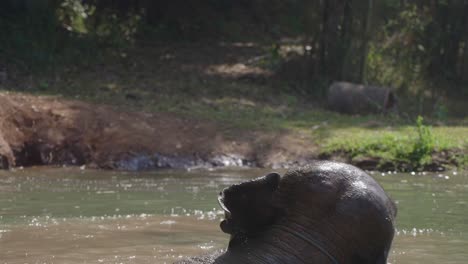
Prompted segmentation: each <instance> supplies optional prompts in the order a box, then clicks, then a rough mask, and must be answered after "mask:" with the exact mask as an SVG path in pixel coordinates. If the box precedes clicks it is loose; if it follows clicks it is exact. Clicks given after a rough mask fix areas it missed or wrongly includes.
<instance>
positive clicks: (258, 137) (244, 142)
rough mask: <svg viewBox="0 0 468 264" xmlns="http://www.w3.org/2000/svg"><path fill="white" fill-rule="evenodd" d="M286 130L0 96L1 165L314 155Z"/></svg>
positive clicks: (268, 162) (173, 163)
mask: <svg viewBox="0 0 468 264" xmlns="http://www.w3.org/2000/svg"><path fill="white" fill-rule="evenodd" d="M314 149H315V148H314V147H313V145H312V144H311V142H310V141H309V140H308V139H307V138H305V137H303V136H301V135H292V134H290V133H285V132H284V133H283V132H275V133H267V132H259V131H243V132H241V131H232V130H231V131H227V129H226V127H225V126H223V125H222V124H217V123H214V122H211V121H206V120H194V119H193V118H191V119H188V118H184V117H181V116H177V115H175V114H169V113H144V112H122V111H118V110H116V109H114V108H112V107H109V106H102V105H93V104H89V103H84V102H80V101H70V100H65V99H63V98H60V97H45V96H39V97H38V96H33V95H24V94H15V93H6V92H4V93H0V159H1V163H0V166H1V167H3V168H9V167H13V166H32V165H84V164H86V165H89V166H92V167H99V168H108V169H129V170H139V169H153V168H160V167H182V168H185V167H194V166H195V167H196V166H223V165H235V166H239V165H256V166H268V167H278V166H287V165H288V164H292V163H298V162H299V163H301V162H307V160H309V159H312V158H313V157H314Z"/></svg>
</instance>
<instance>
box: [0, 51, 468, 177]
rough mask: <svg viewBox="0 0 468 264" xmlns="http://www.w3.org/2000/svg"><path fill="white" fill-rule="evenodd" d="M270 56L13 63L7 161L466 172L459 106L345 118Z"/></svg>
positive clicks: (182, 54)
mask: <svg viewBox="0 0 468 264" xmlns="http://www.w3.org/2000/svg"><path fill="white" fill-rule="evenodd" d="M270 48H271V47H269V46H268V45H262V44H261V43H228V42H219V43H214V42H213V43H190V44H187V45H184V44H180V43H179V44H177V43H172V44H170V45H169V44H168V43H147V44H140V45H139V46H138V47H135V48H130V49H127V50H125V51H121V52H114V53H111V54H105V53H104V54H102V56H99V57H97V58H95V60H94V61H92V62H90V61H84V62H77V64H73V65H63V66H62V67H56V68H54V69H53V70H47V71H43V72H31V71H27V70H20V69H15V68H14V67H12V66H11V67H8V71H5V72H4V75H3V79H2V80H0V90H4V92H1V93H0V105H1V107H0V120H1V122H0V155H1V157H2V158H1V160H2V162H1V163H0V165H1V167H3V168H8V167H12V166H32V165H80V166H81V165H86V166H88V167H96V168H104V169H126V170H142V169H155V168H168V167H170V168H188V167H211V166H258V167H273V168H278V167H289V166H291V165H298V164H304V163H307V162H310V161H311V160H313V159H336V160H341V161H345V162H349V163H352V164H355V165H357V166H359V167H362V168H365V169H378V170H392V171H393V170H398V171H400V170H406V171H411V170H439V169H444V168H448V167H466V164H468V158H467V156H468V155H467V152H468V138H467V137H466V135H468V119H467V117H466V115H463V113H464V111H465V112H466V106H464V101H463V100H461V101H460V102H455V101H453V102H452V101H450V102H445V104H444V105H445V106H447V107H449V108H447V109H445V108H443V107H439V108H437V109H436V110H437V111H435V112H428V113H426V114H425V115H424V116H425V119H424V122H423V123H422V125H421V126H419V127H418V126H417V124H416V116H417V114H414V115H409V114H407V113H418V111H417V110H416V109H415V108H418V107H419V106H424V105H423V104H421V105H411V104H410V105H405V106H404V107H403V106H401V109H400V112H401V114H400V115H399V116H392V115H387V116H384V115H379V114H377V115H341V114H337V113H334V112H330V111H328V110H326V105H325V103H324V100H323V98H324V96H323V95H324V89H326V84H324V83H321V82H318V81H314V80H310V79H308V77H307V76H308V73H307V72H306V71H305V70H306V69H307V68H304V67H302V66H301V64H300V63H299V64H298V63H297V62H295V61H294V58H295V57H294V55H290V56H291V57H285V58H283V59H281V62H278V58H276V59H275V57H274V56H272V54H271V52H270ZM283 49H284V51H285V54H290V53H294V51H295V50H296V49H299V50H300V47H299V46H297V45H296V46H295V45H293V44H291V45H286V46H284V47H282V48H281V50H283ZM286 51H287V52H286ZM288 56H289V55H288ZM289 58H290V59H291V60H289ZM298 80H308V81H307V82H301V81H298ZM8 91H9V92H8ZM304 91H310V92H309V93H304ZM401 99H402V101H405V98H401ZM422 99H424V98H421V100H422ZM421 100H419V101H421ZM406 101H414V100H409V99H408V100H406ZM444 105H443V106H444ZM452 113H453V115H452ZM456 113H458V114H456ZM456 116H458V117H456ZM426 128H427V129H426ZM426 130H427V131H430V133H425V132H424V133H422V134H421V131H426Z"/></svg>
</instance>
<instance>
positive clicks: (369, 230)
mask: <svg viewBox="0 0 468 264" xmlns="http://www.w3.org/2000/svg"><path fill="white" fill-rule="evenodd" d="M218 199H219V202H220V205H221V206H222V208H223V209H224V210H225V219H224V220H223V221H222V222H221V224H220V227H221V230H222V231H223V232H225V233H228V234H230V235H231V238H230V242H229V246H228V248H227V250H226V252H225V253H223V254H220V255H219V256H217V257H216V258H215V259H214V260H213V261H212V262H209V261H207V262H200V263H350V264H358V263H359V264H386V259H387V256H388V252H389V250H390V246H391V242H392V239H393V235H394V220H395V215H396V207H395V205H394V203H393V202H392V200H391V199H390V198H389V197H388V196H387V194H386V193H385V192H384V190H383V189H382V187H381V186H380V185H379V184H378V183H377V182H376V181H375V180H374V179H373V178H372V177H370V176H369V175H368V174H367V173H365V172H364V171H362V170H360V169H358V168H356V167H354V166H351V165H348V164H343V163H337V162H329V161H321V162H314V163H312V164H310V165H308V166H305V167H300V168H296V169H294V170H290V171H288V172H287V173H286V174H285V175H283V176H280V175H279V174H277V173H270V174H268V175H266V176H263V177H260V178H257V179H254V180H251V181H247V182H243V183H240V184H236V185H233V186H230V187H228V188H226V189H224V190H223V191H222V192H221V193H220V194H219V198H218ZM186 263H193V262H186ZM195 263H196V262H195Z"/></svg>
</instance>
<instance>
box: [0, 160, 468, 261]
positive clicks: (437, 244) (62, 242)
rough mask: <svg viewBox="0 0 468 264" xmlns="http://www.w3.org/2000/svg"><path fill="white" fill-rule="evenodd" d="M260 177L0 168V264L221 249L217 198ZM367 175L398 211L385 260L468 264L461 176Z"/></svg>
mask: <svg viewBox="0 0 468 264" xmlns="http://www.w3.org/2000/svg"><path fill="white" fill-rule="evenodd" d="M266 172H267V171H265V170H260V169H233V170H227V169H222V170H213V171H208V170H194V171H157V172H145V173H130V172H111V171H94V170H80V169H79V168H60V169H57V168H33V169H25V170H16V171H0V264H1V263H172V262H173V261H175V260H178V259H180V258H183V257H185V256H190V255H198V254H202V253H204V252H209V251H213V250H215V249H218V248H223V247H225V245H226V243H227V236H226V235H224V234H223V233H222V232H221V231H220V230H219V228H218V223H219V221H220V219H221V217H222V212H221V211H220V209H219V207H218V204H217V200H216V195H217V193H218V192H219V190H221V189H222V188H224V187H226V186H228V185H231V184H233V183H238V182H240V181H243V180H245V179H249V178H253V177H256V176H261V175H263V174H264V173H266ZM372 175H373V176H374V177H375V178H376V179H377V180H378V181H379V182H380V183H381V184H382V185H383V186H384V188H385V189H386V190H387V192H388V193H389V194H390V195H391V196H392V197H393V198H394V200H395V201H396V202H397V204H398V208H399V211H398V217H397V235H396V237H395V241H394V246H393V249H392V253H391V256H390V257H389V263H392V264H396V263H403V264H406V263H424V264H432V263H446V264H449V263H468V172H455V171H451V172H443V173H425V175H423V174H420V173H413V174H411V173H406V174H401V173H384V174H383V173H380V172H379V173H377V172H376V173H373V174H372Z"/></svg>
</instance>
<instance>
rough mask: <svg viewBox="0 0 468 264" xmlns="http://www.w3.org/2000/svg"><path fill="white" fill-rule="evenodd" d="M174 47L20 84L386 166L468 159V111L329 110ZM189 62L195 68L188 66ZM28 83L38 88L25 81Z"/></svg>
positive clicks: (317, 102)
mask: <svg viewBox="0 0 468 264" xmlns="http://www.w3.org/2000/svg"><path fill="white" fill-rule="evenodd" d="M182 51H184V50H182ZM153 53H154V54H153ZM168 54H169V55H171V53H170V52H169V53H167V54H166V52H165V50H164V49H161V50H159V49H154V50H144V52H142V54H139V53H134V54H133V53H132V54H128V56H121V55H118V56H117V55H116V56H111V57H106V58H105V59H104V57H103V58H100V59H99V63H97V64H96V65H94V66H93V65H90V66H89V69H88V68H85V69H82V68H80V67H73V66H70V67H69V68H67V67H65V68H63V69H62V71H60V72H55V73H53V74H50V76H48V75H47V74H45V75H44V76H39V75H38V76H34V80H33V83H32V85H31V84H30V81H29V78H23V79H24V82H20V83H18V84H16V86H18V87H12V88H14V90H21V89H23V90H25V91H27V92H28V93H33V94H39V95H42V94H48V95H58V96H62V97H64V98H72V99H78V100H84V101H88V102H93V103H97V104H110V105H113V106H115V107H117V108H120V109H121V110H125V111H129V110H132V111H148V112H172V113H178V114H181V115H184V116H186V117H189V118H197V119H206V120H210V121H215V122H218V123H219V124H221V127H222V129H223V133H227V134H236V132H238V131H239V130H255V131H266V132H274V133H276V132H281V133H283V132H285V131H293V132H300V134H301V135H308V138H307V140H310V144H311V145H313V146H318V148H319V151H320V153H321V154H327V155H333V154H335V153H340V154H344V155H345V156H346V157H348V158H349V159H350V160H358V159H362V158H369V157H370V158H378V159H379V160H380V165H381V166H384V165H386V164H393V165H394V166H395V167H398V166H399V165H398V164H409V165H408V166H409V168H422V167H424V166H425V165H427V164H429V163H431V161H432V160H431V159H432V157H431V155H432V154H434V153H440V152H444V151H447V152H448V153H449V154H448V155H449V156H450V157H448V158H449V159H452V160H455V161H456V163H458V164H460V165H461V166H466V165H467V164H468V158H467V157H466V156H467V155H466V153H467V152H468V137H467V135H468V118H466V117H465V118H464V119H453V118H451V117H450V116H447V115H444V116H443V123H441V124H438V122H439V121H437V118H439V119H441V118H442V117H440V116H439V117H437V116H434V117H433V118H434V120H429V121H430V122H428V123H430V124H433V127H432V128H429V127H427V126H426V125H423V124H420V125H419V126H418V125H417V124H416V122H415V120H414V119H412V118H408V117H407V118H403V117H396V116H383V115H364V116H348V115H341V114H338V113H334V112H330V111H327V110H324V108H323V102H321V101H323V100H321V99H317V98H311V95H301V94H298V93H295V92H294V91H291V90H289V89H288V88H287V87H283V86H281V85H282V84H276V85H273V84H272V83H269V82H267V83H263V84H262V83H257V82H255V81H253V82H251V81H245V80H238V79H235V78H234V79H229V78H222V77H220V76H214V77H213V76H211V75H206V74H204V69H206V68H205V67H207V65H209V63H211V62H210V61H203V58H204V57H203V56H201V57H200V58H199V57H196V54H197V53H194V52H186V53H184V52H182V54H186V55H187V54H188V55H187V56H195V57H194V58H190V57H189V58H185V57H183V56H181V55H180V56H175V58H176V61H174V62H172V61H171V60H172V59H161V58H166V55H167V56H169V55H168ZM220 54H221V53H220ZM176 55H177V53H176ZM169 57H170V56H169ZM177 58H179V60H181V61H177ZM101 60H102V61H101ZM185 60H187V61H188V62H187V61H185ZM216 63H218V62H216ZM216 63H214V64H216ZM185 64H187V65H189V66H190V67H188V68H189V69H192V70H184V71H182V70H181V69H183V67H181V65H185ZM100 65H105V67H102V69H101V66H100ZM26 85H31V86H32V87H30V88H25V87H24V88H23V86H26ZM0 87H1V86H0ZM310 89H314V88H313V87H311V88H310ZM129 94H131V95H132V96H131V97H132V98H133V99H131V98H130V99H129V96H128V95H129ZM418 128H419V130H418ZM320 153H319V154H320Z"/></svg>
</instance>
